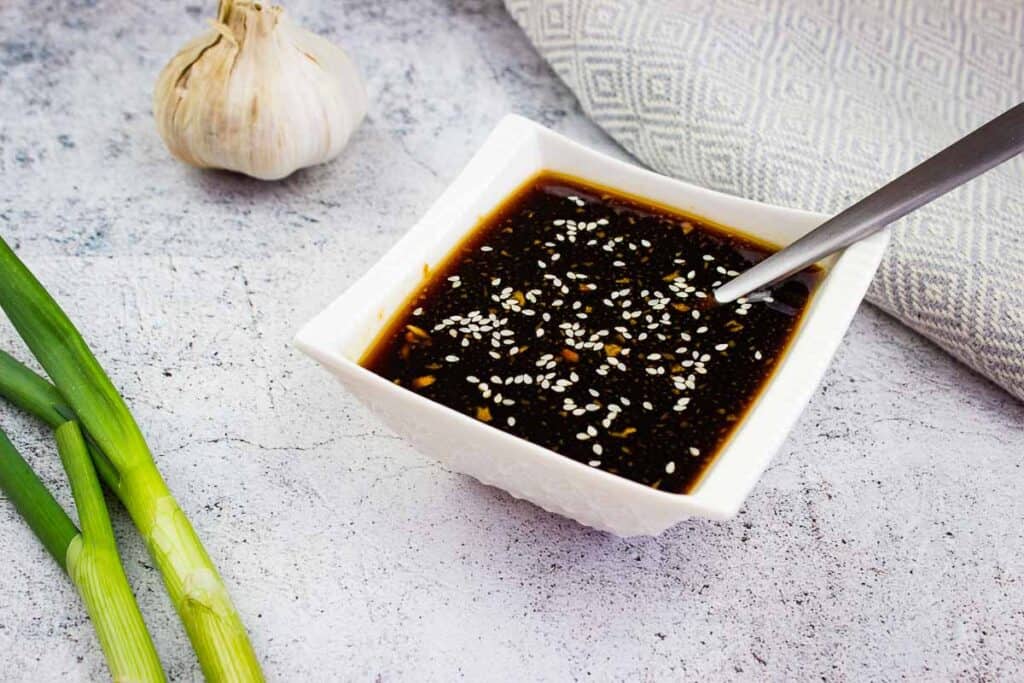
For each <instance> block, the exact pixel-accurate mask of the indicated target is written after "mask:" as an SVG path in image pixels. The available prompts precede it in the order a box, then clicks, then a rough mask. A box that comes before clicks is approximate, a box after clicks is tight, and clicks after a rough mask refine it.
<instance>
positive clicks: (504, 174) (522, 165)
mask: <svg viewBox="0 0 1024 683" xmlns="http://www.w3.org/2000/svg"><path fill="white" fill-rule="evenodd" d="M541 170H551V171H556V172H560V173H566V174H569V175H574V176H578V177H581V178H584V179H587V180H590V181H592V182H596V183H599V184H602V185H607V186H612V187H616V188H619V189H621V190H623V191H626V192H629V193H632V194H635V195H638V196H641V197H647V198H649V199H652V200H654V201H657V202H661V203H663V204H668V205H671V206H674V207H676V208H678V209H680V210H682V211H684V212H687V213H692V214H696V215H698V216H701V217H704V218H708V219H710V220H713V221H715V222H717V223H720V224H724V225H728V226H730V227H733V228H736V229H738V230H741V231H744V232H747V233H748V234H751V235H754V236H756V237H759V238H761V239H764V240H767V241H769V242H773V243H776V244H787V243H789V242H791V241H792V240H794V239H796V238H797V237H799V236H800V235H802V234H803V233H805V232H806V231H808V230H810V229H811V228H813V227H815V226H816V225H818V224H819V223H821V222H822V221H823V220H824V219H825V216H823V215H821V214H815V213H809V212H805V211H799V210H795V209H787V208H783V207H776V206H770V205H765V204H760V203H757V202H753V201H749V200H745V199H740V198H737V197H732V196H729V195H725V194H721V193H718V192H714V191H712V190H707V189H704V188H701V187H697V186H694V185H690V184H688V183H684V182H681V181H678V180H674V179H671V178H667V177H665V176H661V175H658V174H656V173H653V172H650V171H647V170H645V169H642V168H639V167H636V166H633V165H631V164H627V163H625V162H621V161H618V160H616V159H613V158H611V157H608V156H606V155H603V154H600V153H598V152H594V151H592V150H590V149H587V148H586V147H584V146H582V145H579V144H577V143H574V142H572V141H570V140H568V139H566V138H564V137H562V136H560V135H558V134H556V133H554V132H552V131H550V130H548V129H546V128H544V127H542V126H540V125H538V124H535V123H533V122H531V121H529V120H527V119H524V118H522V117H519V116H507V117H505V118H504V119H503V120H502V121H501V122H500V124H499V125H498V126H497V128H496V129H495V130H494V132H492V134H491V135H490V136H489V137H488V139H487V140H486V141H485V142H484V144H483V145H482V146H481V148H480V150H479V151H478V152H477V153H476V154H475V155H474V157H473V158H472V159H471V160H470V162H469V163H468V164H467V166H466V167H465V169H464V170H463V171H462V172H461V173H460V174H459V175H458V176H457V177H456V179H455V180H454V181H453V182H452V183H451V185H449V186H448V188H447V189H446V190H445V192H444V193H442V195H441V197H440V198H439V199H438V200H437V201H436V202H435V203H434V204H433V205H432V206H431V207H430V208H429V209H428V210H427V212H426V214H425V215H424V216H423V218H422V219H421V220H420V221H419V222H418V223H417V224H416V225H415V226H413V227H412V228H411V229H410V230H409V232H408V233H406V235H405V236H403V237H402V238H401V239H400V240H399V241H398V242H397V243H396V244H395V245H394V247H392V249H391V250H389V251H388V252H387V253H386V254H385V255H384V256H383V257H382V258H381V259H380V260H379V261H378V262H377V263H376V265H374V266H373V267H372V268H371V269H370V270H369V271H368V272H367V273H366V274H365V275H364V276H363V277H362V278H360V279H359V280H358V281H356V282H355V283H354V284H353V285H352V286H351V287H349V289H348V290H346V291H345V292H344V293H343V294H342V295H341V296H340V297H338V299H337V300H335V301H334V302H333V303H332V304H330V305H329V306H328V307H327V308H326V309H325V310H324V311H323V312H322V313H320V314H319V315H317V316H316V317H315V318H314V319H313V320H311V321H310V322H309V323H308V324H307V325H306V326H305V327H303V329H302V330H301V331H300V332H299V334H298V335H297V336H296V340H295V343H296V345H297V346H298V347H299V348H300V349H301V350H302V351H303V352H305V353H307V354H308V355H310V356H311V357H313V358H315V359H316V360H317V361H319V362H320V363H322V364H323V365H324V366H325V367H327V368H328V369H329V370H331V372H333V373H334V374H335V375H336V376H337V377H338V379H340V380H341V381H342V383H343V384H344V385H345V386H346V387H348V388H349V389H350V390H351V391H352V392H353V393H354V394H355V395H356V396H357V397H358V398H359V399H360V400H361V401H363V402H364V403H366V404H367V405H368V406H369V407H370V408H371V410H373V411H374V412H376V413H377V414H378V415H379V416H380V417H382V418H383V420H384V421H385V422H386V423H388V424H389V425H391V426H392V427H393V428H394V429H395V431H397V432H399V433H400V434H402V435H404V436H406V437H407V438H409V439H410V440H411V441H412V442H413V443H414V444H415V445H416V446H417V447H418V448H419V449H420V450H422V451H425V452H427V453H428V454H430V455H432V456H434V457H435V458H437V459H438V460H440V461H441V462H443V463H445V464H447V465H448V466H449V467H451V468H452V469H454V470H456V471H459V472H464V473H466V474H470V475H472V476H474V477H476V478H477V479H479V480H480V481H482V482H484V483H486V484H492V485H495V486H498V487H500V488H503V489H505V490H506V491H508V492H509V493H511V494H512V495H513V496H516V497H519V498H525V499H527V500H530V501H532V502H534V503H536V504H537V505H540V506H541V507H543V508H545V509H547V510H551V511H553V512H557V513H560V514H563V515H566V516H568V517H571V518H573V519H576V520H577V521H579V522H581V523H583V524H587V525H590V526H594V527H597V528H601V529H605V530H607V531H611V532H613V533H616V534H619V535H623V536H630V535H638V534H656V533H659V532H661V531H663V530H664V529H665V528H667V527H669V526H672V525H673V524H675V523H677V522H679V521H681V520H683V519H685V518H687V517H690V516H702V517H708V518H712V519H727V518H729V517H731V516H733V515H734V514H736V512H737V511H738V509H739V507H740V505H741V504H742V502H743V500H744V499H745V498H746V496H747V495H748V493H749V492H750V490H751V489H752V488H753V486H754V484H755V483H756V482H757V480H758V478H759V477H760V476H761V474H762V473H763V472H764V470H765V468H766V467H767V466H768V463H769V462H770V460H771V458H772V456H773V455H774V454H775V452H776V451H777V450H778V448H779V447H780V446H781V444H782V442H783V441H784V440H785V438H786V436H787V434H788V433H789V431H790V429H791V428H792V426H793V424H794V423H795V421H796V420H797V418H798V417H799V415H800V413H801V412H802V411H803V408H804V407H805V405H806V404H807V402H808V401H809V400H810V397H811V396H812V395H813V392H814V390H815V388H816V387H817V385H818V383H819V381H820V380H821V378H822V376H823V375H824V372H825V370H826V368H827V366H828V364H829V362H830V360H831V358H832V356H833V354H834V353H835V350H836V348H837V347H838V345H839V343H840V341H841V340H842V337H843V334H844V333H845V331H846V328H847V327H848V326H849V323H850V321H851V319H852V318H853V315H854V313H855V312H856V309H857V307H858V305H859V303H860V301H861V299H862V298H863V296H864V293H865V292H866V290H867V287H868V284H869V283H870V281H871V277H872V276H873V275H874V272H875V270H876V268H877V267H878V264H879V262H880V260H881V257H882V253H883V252H884V249H885V245H886V244H887V242H888V234H887V233H881V234H878V235H875V236H873V237H871V238H869V239H867V240H864V241H862V242H860V243H858V244H856V245H854V246H852V247H850V248H848V249H847V250H846V251H844V252H843V253H842V254H841V255H839V256H838V257H836V258H832V259H830V260H828V261H826V262H825V263H824V265H825V266H826V268H827V274H826V277H825V278H824V279H823V281H822V283H821V285H820V286H819V288H818V290H817V292H816V294H815V296H814V299H813V300H812V302H811V305H810V306H809V308H808V311H807V312H806V314H805V315H804V318H803V320H802V323H801V326H800V329H799V330H798V332H797V334H796V336H795V337H794V339H793V341H792V343H791V345H790V348H789V350H788V352H787V353H786V355H785V357H784V358H783V360H782V361H781V362H780V364H779V367H778V368H777V369H776V371H775V373H774V375H773V376H772V378H771V380H770V381H769V382H768V384H767V385H766V387H765V389H764V391H762V393H761V395H760V397H759V398H758V399H757V401H756V403H755V404H754V406H753V407H752V408H751V410H750V411H749V413H748V414H747V416H746V417H745V419H744V421H743V422H742V424H741V425H740V426H739V427H738V428H737V430H736V431H735V432H734V434H733V436H732V437H731V439H730V440H729V442H728V443H727V444H726V446H725V447H724V448H723V450H722V452H721V453H720V454H719V456H718V458H717V459H716V461H715V462H714V463H713V465H712V466H711V468H710V470H709V471H708V473H707V475H706V476H705V478H704V480H703V481H702V482H701V483H700V485H699V486H698V487H697V489H696V490H695V491H694V492H693V493H692V494H688V495H684V494H674V493H668V492H664V491H658V490H655V489H651V488H649V487H646V486H642V485H640V484H637V483H635V482H632V481H629V480H626V479H623V478H621V477H618V476H616V475H612V474H608V473H606V472H602V471H600V470H597V469H594V468H591V467H588V466H587V465H584V464H581V463H577V462H575V461H573V460H570V459H569V458H565V457H563V456H560V455H558V454H556V453H553V452H552V451H549V450H547V449H545V448H542V447H540V446H537V445H535V444H532V443H529V442H527V441H524V440H522V439H519V438H517V437H515V436H512V435H510V434H507V433H505V432H502V431H500V430H498V429H495V428H493V427H490V426H488V425H486V424H484V423H482V422H479V421H477V420H474V419H472V418H469V417H467V416H465V415H462V414H460V413H457V412H455V411H453V410H450V409H449V408H446V407H444V406H442V405H440V404H438V403H435V402H433V401H430V400H428V399H425V398H423V397H421V396H419V395H417V394H415V393H413V392H411V391H408V390H406V389H402V388H400V387H397V386H395V385H393V384H391V383H390V382H388V381H386V380H384V379H382V378H380V377H378V376H377V375H374V374H373V373H371V372H369V371H368V370H365V369H364V368H362V367H360V366H359V365H358V363H357V361H358V360H359V358H360V357H361V356H362V354H363V352H364V351H365V350H366V348H367V347H368V346H369V345H370V344H371V343H372V341H373V340H374V338H375V337H376V334H377V333H378V332H379V331H380V329H381V328H382V326H383V325H385V324H386V323H387V322H388V319H389V318H390V316H391V315H392V314H393V313H394V312H395V311H396V310H397V309H398V307H399V306H401V304H402V303H404V301H405V300H406V299H407V297H408V296H409V295H410V294H411V293H412V292H414V291H415V290H416V289H417V287H418V286H419V285H420V284H422V282H423V276H424V265H427V266H429V267H431V268H433V267H435V266H436V265H438V264H439V263H440V262H442V261H443V260H444V259H445V257H446V256H447V255H448V254H449V253H450V251H451V249H452V248H454V247H455V246H456V245H457V244H458V243H459V241H460V240H461V239H462V238H463V237H464V236H465V235H466V234H467V233H468V232H469V231H471V230H472V229H473V227H474V226H475V225H476V224H477V222H478V221H479V219H480V217H481V216H483V215H485V214H487V213H488V212H489V211H490V210H492V209H493V208H494V207H495V206H497V205H498V204H499V203H500V202H501V201H502V200H503V199H504V198H505V197H507V196H508V195H509V194H510V193H511V192H512V191H514V190H515V189H516V188H517V187H519V186H520V185H521V184H522V183H523V182H525V181H526V180H528V179H529V178H530V177H532V176H533V175H534V174H535V173H537V172H539V171H541ZM681 457H686V456H681Z"/></svg>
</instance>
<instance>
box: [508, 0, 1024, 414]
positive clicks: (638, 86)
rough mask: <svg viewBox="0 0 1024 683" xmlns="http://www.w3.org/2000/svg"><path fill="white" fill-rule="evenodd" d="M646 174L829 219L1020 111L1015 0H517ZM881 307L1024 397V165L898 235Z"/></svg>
mask: <svg viewBox="0 0 1024 683" xmlns="http://www.w3.org/2000/svg"><path fill="white" fill-rule="evenodd" d="M505 4H506V5H507V7H508V9H509V11H510V12H511V13H512V15H513V16H514V17H515V19H516V21H518V22H519V24H520V25H521V26H522V27H523V29H524V30H525V31H526V33H527V35H528V36H529V38H530V40H531V41H533V43H534V44H535V45H536V46H537V48H538V50H540V52H541V53H542V54H543V55H544V57H545V58H546V59H547V61H548V62H549V63H550V64H551V66H552V67H553V68H554V69H555V71H556V72H557V73H558V74H559V76H561V78H562V79H563V80H564V81H565V82H566V84H568V86H569V87H570V88H571V89H572V90H573V91H574V92H575V93H576V95H577V97H578V98H579V100H580V103H581V104H582V106H583V109H584V110H585V111H586V113H587V114H588V115H589V116H590V117H591V118H593V120H594V121H596V122H597V123H598V124H599V125H600V126H601V127H603V128H604V129H605V130H606V131H607V132H608V133H609V134H610V135H611V136H612V137H614V138H615V139H616V140H617V141H618V142H619V143H620V144H622V145H623V146H624V147H625V148H626V149H627V150H629V151H630V152H631V153H632V154H634V155H635V156H636V157H637V158H638V159H639V160H641V161H642V162H644V163H646V164H648V165H649V166H651V167H652V168H654V169H656V170H658V171H660V172H662V173H665V174H668V175H672V176H676V177H678V178H682V179H684V180H687V181H690V182H692V183H696V184H698V185H703V186H705V187H710V188H714V189H717V190H721V191H723V192H728V193H731V194H736V195H741V196H743V197H748V198H750V199H755V200H758V201H762V202H769V203H773V204H782V205H785V206H793V207H799V208H804V209H811V210H816V211H822V212H826V213H834V212H836V211H838V210H840V209H842V208H844V207H845V206H847V205H849V204H850V203H852V202H854V201H856V200H857V199H860V198H861V197H862V196H864V195H865V194H867V193H868V192H870V191H871V190H873V189H875V188H876V187H878V186H879V185H881V184H883V183H884V182H886V181H887V180H889V179H890V178H892V177H894V176H896V175H898V174H899V173H901V172H903V171H905V170H907V169H909V168H910V167H912V166H913V165H915V164H916V163H918V162H920V161H922V160H923V159H924V158H926V157H927V156H930V155H931V154H932V153H934V152H937V151H938V150H940V149H941V148H943V147H945V146H946V145H948V144H950V143H951V142H953V141H954V140H956V139H957V138H959V137H961V136H962V135H964V134H966V133H967V132H969V131H970V130H972V129H974V128H976V127H977V126H979V125H981V124H982V123H984V122H985V121H987V120H988V119H990V118H992V117H994V116H996V115H998V114H1000V113H1002V112H1003V111H1005V110H1006V109H1009V108H1010V107H1011V106H1013V105H1015V104H1016V103H1018V102H1020V101H1021V99H1022V95H1024V3H1022V2H1021V0H950V1H949V2H935V1H934V0H917V1H915V0H870V1H868V0H817V1H816V2H809V1H807V0H716V1H715V2H709V1H708V0H505ZM892 230H893V234H892V244H891V246H890V247H889V250H888V252H887V254H886V257H885V260H884V261H883V263H882V266H881V268H880V270H879V272H878V275H877V276H876V278H875V281H874V283H873V284H872V286H871V289H870V291H869V293H868V299H869V300H870V301H871V302H872V303H874V304H876V305H878V306H879V307H881V308H882V309H883V310H885V311H887V312H889V313H891V314H892V315H893V316H895V317H897V318H899V319H900V320H902V321H903V322H904V323H906V324H907V325H909V326H910V327H912V328H913V329H915V330H918V331H919V332H921V333H922V334H924V335H926V336H928V337H929V338H931V339H933V340H934V341H935V342H936V343H938V344H939V345H940V346H942V348H944V349H946V350H947V351H948V352H949V353H951V354H952V355H953V356H955V357H957V358H959V359H960V360H962V361H963V362H964V363H967V364H968V365H969V366H971V367H972V368H974V369H975V370H977V371H978V372H980V373H982V374H984V375H986V376H988V377H989V378H991V379H992V380H993V381H994V382H996V383H998V384H999V385H1001V386H1003V387H1005V388H1006V389H1007V390H1008V391H1010V392H1011V393H1012V394H1013V395H1015V396H1016V397H1018V398H1021V399H1024V160H1022V159H1021V158H1017V159H1015V160H1013V161H1010V162H1009V163H1007V164H1004V165H1003V166H1002V167H1000V168H997V169H996V170H994V171H991V172H989V173H988V174H986V175H985V176H982V177H981V178H979V179H977V180H975V181H973V182H972V183H970V184H968V185H966V186H965V187H962V188H960V189H958V190H956V191H955V192H953V193H951V194H950V195H948V196H947V197H944V198H942V199H940V200H938V201H936V202H935V203H933V204H931V205H930V206H927V207H925V208H924V209H921V210H919V211H917V212H916V213H914V214H911V215H910V216H908V217H907V218H904V219H903V220H902V221H900V222H898V223H897V224H896V225H894V226H893V229H892Z"/></svg>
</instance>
